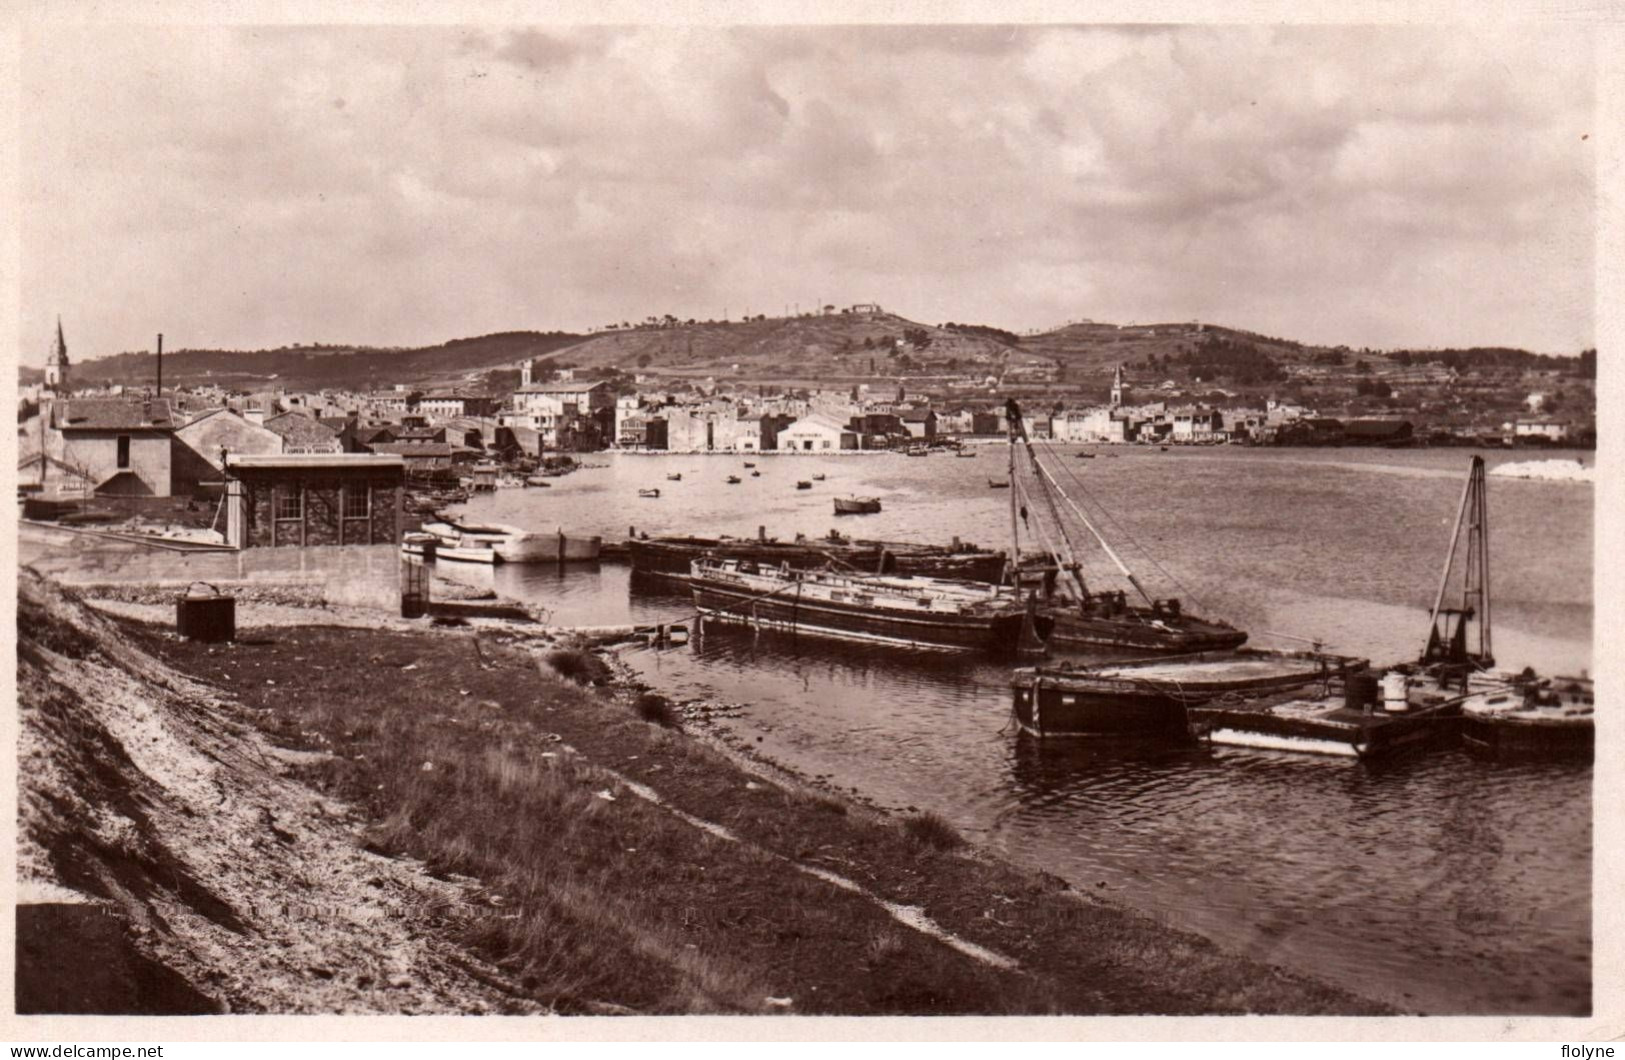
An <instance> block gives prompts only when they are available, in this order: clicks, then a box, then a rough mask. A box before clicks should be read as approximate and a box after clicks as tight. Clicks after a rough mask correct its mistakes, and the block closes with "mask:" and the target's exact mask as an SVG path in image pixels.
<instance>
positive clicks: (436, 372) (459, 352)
mask: <svg viewBox="0 0 1625 1060" xmlns="http://www.w3.org/2000/svg"><path fill="white" fill-rule="evenodd" d="M581 340H582V336H580V335H575V334H571V333H568V332H557V331H548V332H542V331H505V332H499V333H496V334H492V335H481V336H478V337H475V338H467V339H453V340H451V341H450V342H444V343H441V344H440V345H438V346H423V347H419V348H416V349H384V348H378V347H366V346H305V347H283V348H281V349H275V350H247V351H238V350H190V349H182V350H175V351H173V352H165V354H164V383H165V385H175V386H207V385H209V384H214V385H217V386H224V387H236V388H241V389H251V388H255V387H258V386H262V385H264V384H266V383H268V382H272V381H275V382H276V383H277V384H279V385H281V386H286V387H290V388H294V389H309V390H320V389H323V388H332V389H339V390H365V389H367V388H368V387H369V386H373V385H377V386H387V385H390V384H394V383H411V384H418V385H425V386H430V385H435V384H440V383H448V382H454V381H462V380H465V379H470V378H473V377H475V376H478V375H479V374H480V373H482V372H484V371H486V370H488V369H492V368H498V367H506V366H508V365H511V364H513V363H514V362H516V361H519V360H522V359H524V358H527V357H546V356H550V355H552V354H554V353H557V352H558V351H559V350H561V349H564V348H566V347H569V346H572V345H574V344H576V343H579V342H580V341H581ZM155 360H156V358H155V357H154V355H153V354H151V353H145V352H143V353H121V354H117V355H115V356H112V357H102V358H98V359H96V360H89V361H85V362H83V363H81V364H76V365H74V366H73V380H74V382H75V383H76V384H82V385H87V386H94V385H97V384H102V383H122V384H125V385H130V384H137V385H139V384H145V383H151V382H152V381H153V379H154V378H155V375H156V370H157V366H156V363H155ZM25 371H26V370H25ZM33 373H34V377H35V381H37V380H38V377H39V372H38V370H37V369H35V370H33ZM23 381H24V382H25V383H26V382H28V381H29V380H28V378H27V376H26V375H25V376H24V378H23Z"/></svg>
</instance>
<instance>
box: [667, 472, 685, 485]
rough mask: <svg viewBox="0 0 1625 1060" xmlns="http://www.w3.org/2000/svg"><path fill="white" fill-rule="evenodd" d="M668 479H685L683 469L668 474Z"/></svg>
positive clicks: (672, 480) (669, 480) (670, 480)
mask: <svg viewBox="0 0 1625 1060" xmlns="http://www.w3.org/2000/svg"><path fill="white" fill-rule="evenodd" d="M666 481H667V482H681V481H683V473H682V472H681V471H673V472H672V473H671V474H669V475H667V476H666Z"/></svg>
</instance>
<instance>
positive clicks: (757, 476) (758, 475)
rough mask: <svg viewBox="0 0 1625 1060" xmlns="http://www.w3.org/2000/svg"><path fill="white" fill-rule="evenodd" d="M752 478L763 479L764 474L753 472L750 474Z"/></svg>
mask: <svg viewBox="0 0 1625 1060" xmlns="http://www.w3.org/2000/svg"><path fill="white" fill-rule="evenodd" d="M750 477H751V478H761V477H762V473H761V472H760V471H752V472H751V473H750Z"/></svg>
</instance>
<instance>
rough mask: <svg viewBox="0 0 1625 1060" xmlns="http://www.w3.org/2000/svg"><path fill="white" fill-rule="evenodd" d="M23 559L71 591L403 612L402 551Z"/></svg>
mask: <svg viewBox="0 0 1625 1060" xmlns="http://www.w3.org/2000/svg"><path fill="white" fill-rule="evenodd" d="M18 547H19V559H20V560H21V561H22V562H23V563H25V564H27V565H29V566H31V567H33V568H34V569H35V570H37V571H39V572H40V573H41V574H44V575H46V576H47V577H49V578H51V579H53V580H55V581H58V582H61V583H62V584H64V585H69V586H73V587H76V588H83V587H87V586H110V587H131V588H134V587H137V586H139V587H144V588H149V589H174V590H175V591H176V592H177V593H179V592H182V591H184V590H185V589H186V587H187V586H189V585H191V584H192V583H193V582H199V581H201V582H207V583H209V584H210V585H213V586H215V587H216V588H218V589H219V590H220V591H221V592H223V593H226V594H228V595H229V594H231V592H232V590H233V589H238V590H242V589H255V588H263V589H273V588H287V589H295V590H298V591H299V592H300V593H301V595H305V596H307V598H309V599H311V600H312V601H315V602H320V603H323V604H328V605H332V606H340V607H365V608H376V609H380V610H385V611H398V610H399V609H400V603H401V596H400V570H401V552H400V548H399V546H397V545H342V546H330V547H320V548H249V549H243V550H242V551H240V552H175V551H170V550H164V549H152V548H141V547H140V546H131V547H128V548H121V547H95V548H66V549H64V548H60V547H52V546H51V545H49V544H46V543H42V542H37V541H36V542H30V541H27V540H24V541H20V542H19V545H18Z"/></svg>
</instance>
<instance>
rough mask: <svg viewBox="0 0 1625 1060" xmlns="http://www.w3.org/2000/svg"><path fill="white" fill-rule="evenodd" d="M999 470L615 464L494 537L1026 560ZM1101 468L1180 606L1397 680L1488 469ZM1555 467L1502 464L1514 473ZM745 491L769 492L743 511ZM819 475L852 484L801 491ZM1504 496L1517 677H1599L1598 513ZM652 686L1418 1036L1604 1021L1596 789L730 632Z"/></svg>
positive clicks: (1504, 661)
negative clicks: (987, 552) (1443, 1024)
mask: <svg viewBox="0 0 1625 1060" xmlns="http://www.w3.org/2000/svg"><path fill="white" fill-rule="evenodd" d="M977 451H978V456H977V457H976V458H975V459H958V458H954V457H952V456H949V455H944V454H935V455H932V456H930V457H927V458H923V459H921V458H909V457H904V456H901V455H889V454H888V455H867V454H865V455H855V456H789V455H772V454H763V455H760V456H758V455H754V454H733V455H679V454H673V455H662V456H647V455H633V454H594V455H592V456H590V457H588V458H587V459H588V460H589V461H590V462H591V463H593V464H596V465H599V466H596V467H590V468H587V469H584V470H581V471H578V472H576V473H574V474H572V475H569V476H565V477H563V478H559V479H555V480H554V485H553V487H552V488H550V489H526V490H502V491H498V492H497V493H496V494H494V495H487V496H481V497H479V498H476V499H475V500H474V501H472V502H471V503H470V504H469V505H468V507H467V509H466V514H467V515H468V516H469V517H470V518H471V519H475V520H478V519H489V520H492V521H500V522H506V523H515V524H519V525H523V526H527V527H532V528H536V529H549V530H550V529H553V528H554V527H558V526H562V527H563V528H564V529H566V530H568V531H577V532H582V533H595V534H602V535H604V537H605V539H606V540H615V539H618V538H620V537H622V536H624V535H625V534H626V532H627V530H628V528H629V527H634V526H635V527H636V528H637V530H638V532H640V533H643V532H647V533H648V534H650V535H651V536H654V535H657V534H661V533H683V534H717V533H731V534H735V535H738V536H754V535H755V534H756V533H757V531H758V527H765V528H766V531H767V533H768V534H769V535H771V536H778V537H781V538H785V539H788V538H791V537H793V536H794V535H795V534H796V533H804V534H806V535H807V536H809V537H816V536H821V535H823V534H825V533H827V532H829V530H830V529H831V528H839V529H840V530H841V531H842V532H843V533H849V534H852V535H854V536H860V537H873V538H882V539H892V540H907V541H920V542H938V543H941V542H946V541H948V540H950V539H951V538H953V537H955V536H958V537H960V538H961V539H963V540H966V541H974V542H976V543H978V544H981V545H984V546H988V547H1003V546H1004V545H1005V544H1006V541H1007V538H1008V526H1009V521H1010V512H1009V504H1010V497H1009V491H1005V490H992V489H989V487H988V479H990V478H1000V479H1002V478H1005V477H1006V452H1005V450H1004V448H1003V447H1002V446H986V447H981V448H979V449H978V450H977ZM1078 451H1079V450H1078V447H1056V448H1055V449H1054V450H1053V451H1052V452H1051V453H1050V456H1051V457H1052V459H1049V460H1048V463H1049V464H1050V465H1051V466H1052V467H1055V469H1056V474H1057V477H1058V478H1059V479H1060V481H1061V483H1062V485H1063V486H1064V487H1065V488H1066V489H1067V492H1068V493H1069V494H1071V495H1073V496H1074V497H1075V498H1076V499H1078V500H1079V501H1080V503H1082V504H1083V505H1084V506H1085V508H1086V510H1087V511H1089V512H1090V513H1091V515H1092V516H1093V517H1095V519H1096V521H1097V523H1099V524H1100V525H1101V529H1102V531H1103V532H1104V533H1106V535H1107V537H1108V539H1109V540H1110V541H1111V542H1112V544H1113V546H1114V547H1115V548H1118V550H1119V551H1120V552H1121V553H1122V554H1123V555H1124V558H1125V559H1126V560H1127V561H1128V562H1129V563H1130V565H1131V566H1134V567H1135V568H1136V571H1137V573H1138V574H1139V575H1140V577H1141V578H1142V580H1145V581H1147V582H1148V583H1150V585H1151V587H1152V588H1154V589H1155V590H1156V591H1157V593H1158V594H1159V595H1178V596H1180V597H1182V598H1183V600H1184V602H1185V605H1186V606H1187V607H1188V608H1190V609H1192V610H1195V611H1197V612H1199V613H1202V614H1206V615H1213V616H1217V617H1220V618H1224V619H1226V620H1228V621H1231V622H1234V623H1236V624H1237V625H1239V626H1241V627H1242V628H1245V629H1247V630H1249V631H1250V632H1251V633H1252V643H1254V644H1259V645H1264V646H1276V647H1298V646H1303V644H1302V641H1297V640H1290V639H1285V638H1284V637H1281V636H1277V634H1287V635H1291V636H1293V637H1310V638H1315V639H1317V640H1319V641H1320V642H1321V643H1323V644H1325V645H1327V646H1328V647H1330V648H1332V649H1334V650H1338V651H1342V652H1345V653H1352V654H1360V655H1365V656H1369V657H1370V658H1372V659H1373V661H1374V662H1377V663H1379V664H1381V663H1385V662H1393V661H1399V660H1402V659H1407V658H1411V657H1414V656H1415V655H1416V654H1417V653H1418V652H1419V651H1420V649H1421V646H1422V643H1423V640H1424V638H1425V636H1426V633H1427V608H1428V607H1429V606H1430V605H1431V604H1432V602H1433V596H1434V593H1435V592H1436V590H1437V585H1438V580H1439V575H1440V572H1441V570H1442V568H1443V564H1444V555H1445V550H1446V548H1447V546H1448V544H1449V540H1450V534H1451V530H1452V527H1453V525H1454V520H1455V516H1456V509H1457V504H1458V502H1459V498H1460V494H1461V489H1462V486H1463V483H1464V481H1465V477H1466V472H1467V465H1468V458H1469V456H1470V453H1469V452H1467V451H1463V450H1404V451H1378V450H1372V451H1365V450H1348V449H1341V450H1254V449H1242V448H1235V447H1217V448H1189V449H1181V448H1177V447H1176V448H1174V449H1170V450H1167V451H1161V450H1158V449H1155V448H1132V447H1099V448H1097V449H1095V450H1093V451H1094V452H1095V453H1096V454H1097V455H1096V457H1094V458H1092V459H1078V458H1077V456H1076V453H1077V452H1078ZM1554 455H1562V456H1566V457H1568V458H1570V459H1572V458H1573V456H1574V455H1575V454H1554ZM1526 456H1527V454H1522V453H1519V454H1513V453H1505V454H1503V453H1494V454H1490V455H1489V457H1488V460H1489V463H1490V465H1491V468H1492V471H1493V467H1494V466H1495V464H1496V463H1498V462H1503V461H1508V460H1514V459H1520V458H1525V457H1526ZM746 459H748V460H750V461H752V462H754V463H756V464H757V468H756V470H759V471H760V472H761V474H760V476H759V477H751V476H750V472H749V471H747V470H744V469H743V468H742V463H743V461H744V460H746ZM674 473H681V474H682V480H681V481H670V480H669V479H668V478H667V476H668V475H670V474H674ZM730 474H731V475H738V476H741V477H742V479H743V481H742V482H740V483H739V484H737V485H730V484H728V483H727V481H726V479H727V477H728V476H729V475H730ZM814 474H823V475H825V476H826V477H825V479H824V480H823V481H818V482H814V487H815V488H814V489H811V490H797V489H796V488H795V485H796V482H797V480H807V479H810V478H811V477H812V476H813V475H814ZM1489 482H1490V486H1489V490H1490V492H1489V508H1490V530H1491V533H1490V549H1491V557H1492V562H1493V577H1494V582H1493V584H1492V590H1493V601H1494V618H1495V624H1494V634H1495V643H1494V647H1495V652H1496V656H1497V658H1498V661H1499V662H1500V664H1501V665H1503V666H1508V667H1522V666H1524V665H1533V666H1535V667H1536V668H1537V669H1538V670H1540V671H1541V672H1543V673H1577V672H1579V671H1581V670H1586V669H1588V668H1589V667H1590V665H1591V627H1592V580H1591V571H1592V494H1591V487H1590V486H1588V485H1584V484H1574V483H1566V482H1542V481H1526V480H1518V479H1508V478H1499V477H1496V476H1494V475H1493V473H1492V475H1491V477H1490V480H1489ZM640 488H645V489H647V488H658V489H660V491H661V496H660V497H659V498H658V499H653V498H640V497H639V496H638V490H639V489H640ZM850 495H859V496H876V497H879V498H880V499H881V500H882V503H883V510H882V511H881V512H880V513H879V514H876V515H870V516H860V517H845V518H837V517H835V516H834V515H833V514H832V498H833V497H836V496H850ZM1097 502H1098V505H1097ZM1108 512H1109V513H1110V515H1109V516H1107V515H1106V514H1105V513H1108ZM1083 558H1084V561H1085V565H1086V570H1087V571H1088V572H1089V574H1090V576H1091V578H1092V579H1093V580H1095V581H1096V582H1097V584H1100V585H1103V586H1104V587H1108V588H1115V587H1117V584H1116V583H1113V582H1112V581H1111V574H1110V573H1109V572H1110V568H1109V564H1105V563H1102V562H1101V559H1102V557H1101V556H1100V553H1099V550H1098V548H1096V549H1094V551H1093V552H1092V553H1087V554H1086V555H1085V556H1084V557H1083ZM440 568H441V573H442V574H449V575H451V576H454V577H457V578H459V579H460V580H466V581H469V582H470V583H472V584H475V585H485V586H489V587H491V588H493V589H495V590H496V591H497V592H499V593H501V594H503V595H505V596H511V597H515V598H519V599H523V600H525V601H527V602H531V603H534V604H537V605H539V606H541V607H544V608H546V609H548V610H549V611H550V612H551V613H552V615H553V619H554V621H556V622H560V623H566V624H594V625H599V624H614V623H625V622H656V621H670V620H673V619H678V618H683V617H686V616H687V615H689V614H690V613H691V611H692V605H691V602H690V601H689V600H688V598H687V596H686V595H685V594H684V593H681V592H673V591H671V589H670V588H669V586H666V585H663V584H661V583H659V582H654V583H648V582H645V581H644V580H642V579H634V578H633V577H632V576H631V574H630V572H629V571H628V569H627V568H626V567H625V566H624V565H620V564H613V563H605V564H602V565H596V566H583V567H579V568H573V567H566V568H558V567H549V566H499V567H497V568H495V569H492V568H477V567H472V566H464V567H455V566H454V565H452V564H449V563H442V564H440ZM625 658H626V660H627V661H628V662H629V663H631V664H632V665H633V666H634V667H636V668H637V669H639V670H640V671H641V672H642V673H643V675H644V676H645V678H646V680H648V681H649V683H651V684H653V685H656V686H657V687H660V688H662V689H664V690H666V691H667V692H668V693H669V694H671V695H673V696H676V697H681V698H687V697H704V698H710V699H716V700H721V701H726V702H729V703H735V704H740V705H742V706H743V708H744V709H743V710H742V712H741V714H740V716H739V717H737V718H730V719H728V720H726V721H723V722H720V723H719V724H723V725H726V726H728V727H730V728H731V729H732V730H733V731H734V732H735V733H736V734H737V735H738V736H739V737H741V738H743V739H745V740H747V741H749V742H750V743H751V744H752V745H754V746H756V747H758V748H759V749H760V750H761V752H762V753H763V754H765V755H766V756H767V757H769V758H771V759H773V760H775V761H779V762H781V763H783V764H784V765H786V766H789V767H792V768H794V769H795V770H797V771H799V772H801V773H803V774H804V775H807V776H812V777H818V778H821V779H823V780H825V781H827V782H828V783H830V784H832V785H834V786H836V787H839V788H841V789H844V790H855V791H857V792H859V793H861V794H862V795H864V796H866V797H867V798H869V799H872V800H873V801H875V802H877V803H880V804H882V805H885V806H888V807H895V808H900V809H905V810H906V809H910V808H913V809H918V810H931V811H935V812H937V813H939V814H942V815H943V816H945V817H946V818H948V819H949V820H950V821H952V822H953V823H954V824H955V825H956V827H958V828H959V829H960V830H961V831H963V832H964V833H965V834H966V835H967V836H969V837H970V838H972V839H973V840H974V841H976V842H978V843H980V844H982V845H985V846H987V847H989V848H992V849H995V850H998V851H1000V852H1002V853H1003V854H1005V855H1006V856H1008V857H1009V858H1011V859H1012V860H1014V861H1016V862H1018V863H1021V864H1025V865H1029V866H1032V867H1036V868H1042V869H1044V870H1047V871H1049V872H1053V873H1056V874H1057V875H1060V876H1062V877H1064V878H1066V879H1067V880H1069V881H1070V882H1071V883H1072V884H1073V885H1074V886H1076V887H1079V888H1086V889H1088V890H1090V891H1092V892H1094V893H1098V894H1101V895H1104V896H1108V897H1110V898H1112V899H1114V900H1116V901H1119V902H1122V903H1124V904H1127V905H1129V906H1132V907H1134V908H1136V909H1138V910H1140V911H1142V912H1144V913H1146V914H1147V915H1150V916H1153V917H1156V918H1159V919H1162V920H1165V921H1167V922H1169V923H1172V924H1175V925H1178V926H1181V927H1184V928H1188V929H1190V930H1193V931H1196V932H1199V933H1201V934H1203V935H1205V936H1207V937H1209V938H1212V939H1213V940H1214V941H1216V942H1218V943H1220V944H1222V945H1225V946H1227V947H1230V948H1232V949H1236V950H1239V951H1241V952H1244V953H1246V954H1248V955H1250V956H1253V957H1255V958H1257V959H1259V960H1262V961H1266V962H1269V963H1275V964H1280V965H1283V966H1286V967H1290V968H1293V969H1296V970H1299V971H1303V972H1305V973H1308V974H1312V975H1316V976H1319V977H1321V978H1324V979H1327V980H1329V981H1332V982H1335V983H1337V984H1339V985H1342V986H1345V987H1347V988H1349V989H1351V990H1354V991H1356V992H1358V993H1361V994H1364V995H1366V996H1369V997H1373V998H1377V999H1380V1000H1384V1001H1388V1002H1390V1003H1392V1004H1394V1005H1396V1006H1397V1007H1400V1008H1402V1009H1405V1010H1410V1011H1423V1012H1429V1013H1436V1014H1447V1013H1462V1014H1469V1013H1470V1014H1491V1013H1494V1014H1503V1013H1505V1014H1514V1013H1530V1014H1533V1013H1541V1014H1582V1013H1585V1012H1588V1011H1589V1009H1590V998H1591V987H1590V984H1591V940H1590V922H1591V896H1590V879H1591V845H1592V807H1591V777H1592V769H1591V767H1590V766H1589V765H1584V764H1581V765H1574V764H1568V765H1563V764H1545V763H1543V764H1536V763H1528V764H1515V763H1498V762H1487V761H1481V760H1478V759H1474V758H1472V757H1470V756H1468V755H1466V754H1464V753H1462V752H1460V751H1444V752H1439V753H1434V754H1429V755H1417V756H1412V757H1407V758H1399V759H1395V760H1393V761H1387V762H1380V763H1374V764H1368V763H1361V762H1355V761H1351V760H1346V759H1339V758H1319V757H1314V756H1299V755H1291V754H1286V753H1281V752H1265V751H1248V750H1239V749H1229V748H1222V749H1209V748H1197V747H1182V746H1172V745H1166V744H1156V743H1151V744H1146V743H1105V742H1101V741H1087V740H1072V741H1050V742H1047V743H1046V742H1042V741H1038V740H1034V739H1031V738H1028V737H1025V736H1022V735H1019V734H1018V733H1017V732H1016V731H1015V728H1014V726H1013V725H1012V724H1011V722H1010V701H1009V692H1008V688H1007V686H1006V681H1007V678H1008V676H1009V664H1008V663H1000V662H998V661H996V660H989V659H982V658H960V657H955V656H946V657H945V656H943V655H941V654H938V653H925V652H919V653H915V652H909V651H902V650H898V649H893V648H885V647H870V646H855V645H853V644H850V643H845V642H835V643H832V642H827V641H820V640H818V639H816V638H810V637H805V636H802V637H795V636H789V635H767V634H763V635H754V634H751V633H749V632H747V631H738V630H716V629H712V630H707V631H705V632H704V634H703V635H701V636H699V637H697V638H696V639H695V641H694V642H693V643H692V644H691V645H689V646H688V647H686V648H682V649H678V650H672V651H664V652H653V651H634V652H629V653H627V655H626V656H625Z"/></svg>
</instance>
